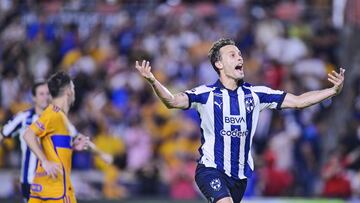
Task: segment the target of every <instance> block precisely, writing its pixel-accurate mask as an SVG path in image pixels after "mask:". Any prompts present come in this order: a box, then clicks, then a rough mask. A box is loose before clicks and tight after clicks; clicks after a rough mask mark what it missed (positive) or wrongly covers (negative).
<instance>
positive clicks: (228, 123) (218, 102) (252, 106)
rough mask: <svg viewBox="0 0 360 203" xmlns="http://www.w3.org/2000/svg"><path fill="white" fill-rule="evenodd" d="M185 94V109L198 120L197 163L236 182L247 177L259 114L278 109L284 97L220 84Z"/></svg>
mask: <svg viewBox="0 0 360 203" xmlns="http://www.w3.org/2000/svg"><path fill="white" fill-rule="evenodd" d="M185 93H186V94H187V95H188V97H189V107H190V108H195V109H196V110H197V111H198V113H199V116H200V119H201V124H200V128H201V133H202V137H201V144H202V145H201V147H200V148H199V152H200V155H201V157H200V159H199V163H201V164H204V165H205V166H206V167H213V168H217V169H218V170H220V171H222V172H224V173H226V174H227V175H228V176H230V177H234V178H237V179H244V178H249V177H251V174H252V172H253V170H254V162H253V158H252V156H251V145H252V138H253V136H254V133H255V129H256V126H257V122H258V118H259V113H260V111H261V110H263V109H265V108H271V109H280V106H281V104H282V102H283V100H284V98H285V95H286V93H284V92H283V91H278V90H273V89H271V88H268V87H265V86H251V85H250V84H248V83H243V84H241V85H239V87H238V88H237V89H236V90H233V91H232V90H228V89H226V88H225V87H224V86H223V85H222V83H221V82H220V80H218V81H217V82H216V83H215V84H213V85H210V86H205V85H203V86H199V87H196V88H194V89H192V90H188V91H186V92H185Z"/></svg>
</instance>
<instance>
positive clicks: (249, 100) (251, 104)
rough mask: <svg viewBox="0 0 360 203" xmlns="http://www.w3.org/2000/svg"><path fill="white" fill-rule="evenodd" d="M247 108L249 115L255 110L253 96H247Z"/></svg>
mask: <svg viewBox="0 0 360 203" xmlns="http://www.w3.org/2000/svg"><path fill="white" fill-rule="evenodd" d="M245 108H246V112H247V113H250V112H252V110H254V108H255V102H254V99H253V97H252V96H251V95H245Z"/></svg>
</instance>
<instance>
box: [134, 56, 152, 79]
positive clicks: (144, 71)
mask: <svg viewBox="0 0 360 203" xmlns="http://www.w3.org/2000/svg"><path fill="white" fill-rule="evenodd" d="M135 68H136V69H137V70H138V71H139V72H140V74H141V76H143V77H144V78H145V79H146V80H147V81H149V82H150V83H151V84H152V83H154V82H155V77H154V75H153V74H152V72H151V66H150V62H149V61H145V60H143V61H142V63H141V65H140V63H139V61H136V63H135Z"/></svg>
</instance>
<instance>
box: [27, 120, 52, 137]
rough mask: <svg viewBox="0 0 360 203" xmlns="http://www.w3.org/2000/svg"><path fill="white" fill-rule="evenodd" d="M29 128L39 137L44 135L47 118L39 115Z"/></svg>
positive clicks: (46, 128)
mask: <svg viewBox="0 0 360 203" xmlns="http://www.w3.org/2000/svg"><path fill="white" fill-rule="evenodd" d="M29 128H30V129H31V130H32V131H33V132H34V133H35V134H36V136H37V137H39V138H41V137H44V136H45V135H46V132H47V130H48V129H49V119H48V117H45V116H40V118H39V119H38V120H36V121H35V122H33V123H32V124H31V125H30V126H29Z"/></svg>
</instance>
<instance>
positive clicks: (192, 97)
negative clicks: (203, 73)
mask: <svg viewBox="0 0 360 203" xmlns="http://www.w3.org/2000/svg"><path fill="white" fill-rule="evenodd" d="M185 94H186V95H187V96H188V97H189V108H190V107H191V104H192V103H194V102H196V103H200V104H206V102H207V100H208V98H209V94H210V92H205V93H201V94H191V93H189V92H185Z"/></svg>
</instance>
